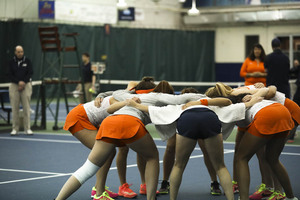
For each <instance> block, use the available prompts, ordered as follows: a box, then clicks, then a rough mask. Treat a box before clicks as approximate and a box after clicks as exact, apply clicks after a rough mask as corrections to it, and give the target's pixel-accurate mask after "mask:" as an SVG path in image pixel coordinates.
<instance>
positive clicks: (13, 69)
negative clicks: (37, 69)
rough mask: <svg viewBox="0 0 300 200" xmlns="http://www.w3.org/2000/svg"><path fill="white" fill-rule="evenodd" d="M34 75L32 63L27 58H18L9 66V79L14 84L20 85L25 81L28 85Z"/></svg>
mask: <svg viewBox="0 0 300 200" xmlns="http://www.w3.org/2000/svg"><path fill="white" fill-rule="evenodd" d="M32 74H33V70H32V64H31V61H30V60H29V59H28V58H26V57H25V56H24V57H23V58H22V59H20V60H19V59H18V58H17V57H16V56H14V58H13V59H12V60H11V61H10V62H9V64H8V77H9V79H10V81H11V82H12V83H17V84H18V83H19V81H24V82H25V83H28V82H29V81H31V76H32Z"/></svg>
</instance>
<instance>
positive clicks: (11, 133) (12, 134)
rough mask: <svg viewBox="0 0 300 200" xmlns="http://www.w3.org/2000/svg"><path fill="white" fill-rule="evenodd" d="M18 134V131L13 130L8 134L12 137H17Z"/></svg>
mask: <svg viewBox="0 0 300 200" xmlns="http://www.w3.org/2000/svg"><path fill="white" fill-rule="evenodd" d="M17 134H18V131H17V130H15V129H13V130H12V131H11V132H10V135H11V136H14V135H17Z"/></svg>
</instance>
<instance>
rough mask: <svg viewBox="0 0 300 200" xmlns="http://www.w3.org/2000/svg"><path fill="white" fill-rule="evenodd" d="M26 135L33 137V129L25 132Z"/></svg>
mask: <svg viewBox="0 0 300 200" xmlns="http://www.w3.org/2000/svg"><path fill="white" fill-rule="evenodd" d="M25 134H27V135H33V132H32V130H31V129H28V130H27V131H25Z"/></svg>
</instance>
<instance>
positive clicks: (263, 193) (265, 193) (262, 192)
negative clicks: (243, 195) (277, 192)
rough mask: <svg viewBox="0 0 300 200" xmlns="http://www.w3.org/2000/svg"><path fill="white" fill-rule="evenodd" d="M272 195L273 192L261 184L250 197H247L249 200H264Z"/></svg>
mask: <svg viewBox="0 0 300 200" xmlns="http://www.w3.org/2000/svg"><path fill="white" fill-rule="evenodd" d="M273 193H274V190H271V189H269V188H266V185H265V184H264V183H262V184H261V185H260V186H259V187H258V190H257V191H256V192H254V193H253V194H252V195H250V196H249V199H250V200H260V199H263V198H264V199H266V198H268V197H270V196H271V195H272V194H273Z"/></svg>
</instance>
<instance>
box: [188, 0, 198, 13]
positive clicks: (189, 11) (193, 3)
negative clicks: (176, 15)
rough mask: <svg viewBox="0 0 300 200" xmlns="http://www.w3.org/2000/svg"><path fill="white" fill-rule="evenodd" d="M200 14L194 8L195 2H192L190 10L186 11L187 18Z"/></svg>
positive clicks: (194, 0)
mask: <svg viewBox="0 0 300 200" xmlns="http://www.w3.org/2000/svg"><path fill="white" fill-rule="evenodd" d="M199 14H200V11H199V10H198V9H197V8H196V0H193V2H192V8H191V9H189V10H188V15H189V16H197V15H199Z"/></svg>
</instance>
